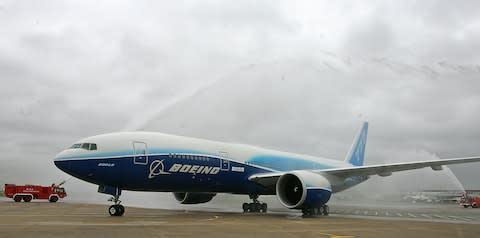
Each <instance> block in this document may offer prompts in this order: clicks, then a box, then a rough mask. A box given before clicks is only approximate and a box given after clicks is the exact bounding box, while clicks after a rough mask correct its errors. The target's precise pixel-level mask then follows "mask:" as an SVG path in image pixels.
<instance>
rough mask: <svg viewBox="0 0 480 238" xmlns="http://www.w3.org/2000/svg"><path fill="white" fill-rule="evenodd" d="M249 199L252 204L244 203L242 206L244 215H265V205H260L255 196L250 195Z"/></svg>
mask: <svg viewBox="0 0 480 238" xmlns="http://www.w3.org/2000/svg"><path fill="white" fill-rule="evenodd" d="M249 197H250V199H252V200H253V202H251V203H244V204H243V205H242V208H243V212H244V213H266V212H267V208H268V206H267V204H266V203H261V202H260V201H258V195H257V194H250V195H249Z"/></svg>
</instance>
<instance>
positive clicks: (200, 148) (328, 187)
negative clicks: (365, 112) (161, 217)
mask: <svg viewBox="0 0 480 238" xmlns="http://www.w3.org/2000/svg"><path fill="white" fill-rule="evenodd" d="M367 133H368V122H364V123H363V125H362V127H361V130H360V132H359V134H358V135H357V136H356V138H355V140H354V142H353V144H352V147H351V149H350V151H349V152H348V154H347V156H346V158H345V160H344V161H340V160H333V159H326V158H321V157H315V156H309V155H301V154H294V153H287V152H281V151H276V150H270V149H264V148H259V147H255V146H250V145H244V144H234V143H224V142H216V141H211V140H204V139H195V138H189V137H183V136H175V135H168V134H162V133H156V132H117V133H110V134H102V135H97V136H92V137H88V138H85V139H81V140H79V141H78V142H76V143H74V144H73V145H72V146H71V147H70V148H68V149H66V150H64V151H62V152H60V153H59V154H58V155H56V157H55V158H54V163H55V165H56V166H57V167H58V168H59V169H61V170H62V171H64V172H66V173H68V174H70V175H72V176H74V177H76V178H79V179H81V180H84V181H87V182H90V183H93V184H96V185H98V192H100V193H104V194H108V195H111V196H112V197H111V199H110V200H109V201H112V202H113V205H111V206H110V207H109V209H108V212H109V214H110V215H111V216H122V215H123V214H124V212H125V208H124V206H123V205H121V204H120V203H121V201H120V199H119V198H120V196H121V192H122V191H123V190H129V191H152V192H172V193H173V194H174V197H175V198H176V200H178V201H179V202H180V203H181V204H199V203H206V202H209V201H211V200H212V199H213V197H214V196H215V195H216V194H217V193H230V194H244V195H249V198H250V199H251V200H253V202H251V203H244V204H243V205H242V208H243V211H244V212H246V213H264V212H267V204H266V203H262V202H260V201H259V200H258V197H259V196H260V195H276V197H277V198H278V200H279V202H280V203H281V204H282V205H283V206H285V207H287V208H289V209H299V210H302V213H303V215H304V216H321V215H328V213H329V207H328V205H327V202H328V201H329V200H330V197H331V196H332V194H334V193H337V192H340V191H343V190H345V189H348V188H351V187H353V186H355V185H358V184H360V183H362V182H364V181H366V180H367V179H368V178H370V177H371V176H373V175H379V176H383V177H384V176H390V175H392V173H393V172H397V171H404V170H413V169H420V168H425V167H431V168H432V169H433V170H442V169H443V167H442V166H443V165H448V164H458V163H470V162H479V161H480V157H465V158H454V159H439V160H429V161H417V162H404V163H392V164H380V165H364V158H365V146H366V142H367Z"/></svg>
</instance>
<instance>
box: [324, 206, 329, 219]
mask: <svg viewBox="0 0 480 238" xmlns="http://www.w3.org/2000/svg"><path fill="white" fill-rule="evenodd" d="M329 213H330V207H328V205H324V206H323V215H324V216H328V214H329Z"/></svg>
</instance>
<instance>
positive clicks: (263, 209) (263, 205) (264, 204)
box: [260, 203, 268, 213]
mask: <svg viewBox="0 0 480 238" xmlns="http://www.w3.org/2000/svg"><path fill="white" fill-rule="evenodd" d="M267 208H268V205H267V204H266V203H262V205H261V208H260V211H261V212H263V213H267Z"/></svg>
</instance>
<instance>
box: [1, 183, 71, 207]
mask: <svg viewBox="0 0 480 238" xmlns="http://www.w3.org/2000/svg"><path fill="white" fill-rule="evenodd" d="M63 183H64V182H62V183H60V184H59V185H55V184H52V185H50V186H41V185H15V184H5V187H4V191H3V193H4V194H5V196H6V197H9V198H12V199H13V201H15V202H21V201H22V200H23V201H24V202H30V201H32V200H33V199H45V200H48V201H49V202H57V201H58V200H59V199H60V198H64V197H66V196H67V193H66V192H65V188H63V187H61V186H62V185H63Z"/></svg>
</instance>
